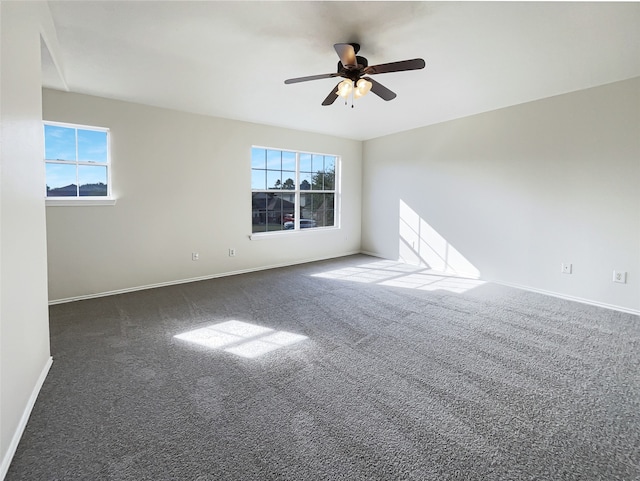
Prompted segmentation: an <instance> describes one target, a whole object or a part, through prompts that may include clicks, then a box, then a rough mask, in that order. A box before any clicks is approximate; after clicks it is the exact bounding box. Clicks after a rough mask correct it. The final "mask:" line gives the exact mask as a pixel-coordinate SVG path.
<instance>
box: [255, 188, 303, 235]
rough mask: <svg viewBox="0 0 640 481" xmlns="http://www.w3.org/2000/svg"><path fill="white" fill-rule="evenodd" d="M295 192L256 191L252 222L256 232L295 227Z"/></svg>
mask: <svg viewBox="0 0 640 481" xmlns="http://www.w3.org/2000/svg"><path fill="white" fill-rule="evenodd" d="M295 211H296V210H295V196H294V194H272V193H254V194H253V196H252V223H253V229H252V231H253V232H254V233H255V232H271V231H276V230H283V229H292V228H293V223H292V222H293V217H294V215H295Z"/></svg>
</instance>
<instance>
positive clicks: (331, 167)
mask: <svg viewBox="0 0 640 481" xmlns="http://www.w3.org/2000/svg"><path fill="white" fill-rule="evenodd" d="M324 171H325V172H335V171H336V158H335V157H333V156H331V155H325V156H324Z"/></svg>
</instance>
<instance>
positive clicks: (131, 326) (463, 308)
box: [6, 256, 640, 481]
mask: <svg viewBox="0 0 640 481" xmlns="http://www.w3.org/2000/svg"><path fill="white" fill-rule="evenodd" d="M401 286H404V287H401ZM50 318H51V336H52V337H51V348H52V353H53V357H54V363H53V366H52V368H51V371H50V374H49V376H48V378H47V380H46V382H45V384H44V387H43V389H42V391H41V394H40V396H39V398H38V401H37V403H36V406H35V408H34V411H33V414H32V416H31V418H30V420H29V424H28V426H27V429H26V431H25V433H24V436H23V438H22V441H21V443H20V445H19V447H18V450H17V452H16V455H15V458H14V460H13V463H12V465H11V467H10V469H9V473H8V475H7V477H6V480H7V481H16V480H28V481H36V480H47V481H49V480H50V481H53V480H87V481H95V480H126V481H144V480H154V481H161V480H193V481H205V480H272V479H273V480H280V479H283V480H437V481H441V480H500V481H504V480H553V481H560V480H584V481H596V480H603V481H615V480H625V481H632V480H640V319H639V318H638V316H634V315H630V314H624V313H620V312H616V311H610V310H605V309H600V308H597V307H593V306H587V305H582V304H576V303H572V302H568V301H564V300H560V299H556V298H550V297H546V296H542V295H539V294H535V293H530V292H525V291H520V290H516V289H510V288H506V287H503V286H497V285H492V284H483V283H480V282H473V281H464V280H459V279H451V278H444V277H438V276H434V275H429V274H428V273H425V272H423V271H420V270H417V269H416V268H412V267H408V266H402V265H399V264H396V263H393V262H388V261H380V260H378V259H374V258H370V257H366V256H351V257H347V258H343V259H336V260H331V261H324V262H317V263H311V264H306V265H300V266H294V267H290V268H283V269H276V270H271V271H262V272H258V273H253V274H246V275H238V276H233V277H227V278H221V279H214V280H210V281H203V282H197V283H192V284H183V285H178V286H172V287H166V288H160V289H153V290H146V291H140V292H135V293H130V294H123V295H118V296H111V297H104V298H99V299H93V300H88V301H81V302H75V303H69V304H63V305H57V306H52V307H51V315H50ZM176 336H177V337H176Z"/></svg>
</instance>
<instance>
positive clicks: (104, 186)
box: [44, 122, 111, 198]
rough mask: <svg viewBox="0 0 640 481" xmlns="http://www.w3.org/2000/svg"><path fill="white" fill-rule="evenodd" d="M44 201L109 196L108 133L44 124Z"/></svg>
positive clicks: (91, 128) (103, 130)
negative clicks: (61, 198)
mask: <svg viewBox="0 0 640 481" xmlns="http://www.w3.org/2000/svg"><path fill="white" fill-rule="evenodd" d="M44 161H45V166H46V179H47V190H46V196H47V198H56V197H66V198H81V197H82V198H106V197H110V196H111V182H110V172H109V169H110V159H109V129H105V128H101V127H87V126H83V125H73V124H62V123H58V122H45V123H44Z"/></svg>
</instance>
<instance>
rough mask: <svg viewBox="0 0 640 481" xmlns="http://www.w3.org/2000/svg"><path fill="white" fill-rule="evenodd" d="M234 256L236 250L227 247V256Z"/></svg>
mask: <svg viewBox="0 0 640 481" xmlns="http://www.w3.org/2000/svg"><path fill="white" fill-rule="evenodd" d="M235 256H236V250H235V249H229V257H235Z"/></svg>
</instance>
